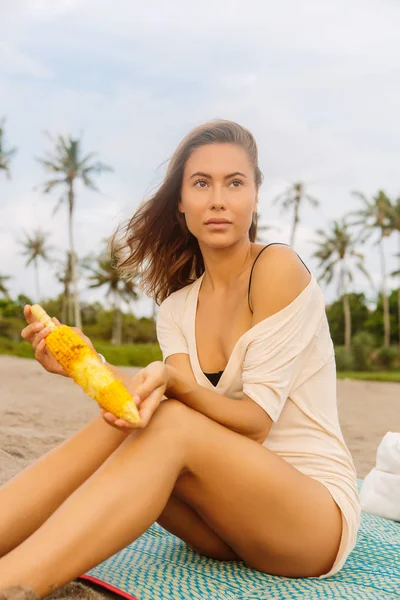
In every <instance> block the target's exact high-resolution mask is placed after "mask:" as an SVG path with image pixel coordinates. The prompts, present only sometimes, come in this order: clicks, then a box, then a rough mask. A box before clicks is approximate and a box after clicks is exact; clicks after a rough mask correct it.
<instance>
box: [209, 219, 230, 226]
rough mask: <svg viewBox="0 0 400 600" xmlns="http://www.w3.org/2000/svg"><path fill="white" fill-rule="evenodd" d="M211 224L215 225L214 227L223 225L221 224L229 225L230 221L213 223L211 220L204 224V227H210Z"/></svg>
mask: <svg viewBox="0 0 400 600" xmlns="http://www.w3.org/2000/svg"><path fill="white" fill-rule="evenodd" d="M212 224H215V225H223V224H225V225H229V224H230V221H218V220H215V221H214V220H212V221H207V222H206V225H212Z"/></svg>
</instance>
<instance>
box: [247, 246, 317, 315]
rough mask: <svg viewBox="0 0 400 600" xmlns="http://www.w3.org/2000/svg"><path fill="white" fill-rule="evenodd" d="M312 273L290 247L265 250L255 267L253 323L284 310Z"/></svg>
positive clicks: (252, 301)
mask: <svg viewBox="0 0 400 600" xmlns="http://www.w3.org/2000/svg"><path fill="white" fill-rule="evenodd" d="M310 280H311V275H310V273H309V272H308V270H307V268H306V267H305V266H304V264H303V263H302V261H301V260H300V258H299V257H298V255H297V254H296V252H295V251H294V250H293V249H292V248H290V247H289V246H281V245H273V246H270V247H269V248H267V249H266V250H264V252H263V253H262V254H261V256H260V257H259V258H258V260H257V262H256V264H255V265H254V269H253V276H252V281H251V290H250V305H251V307H252V309H253V322H254V324H256V323H258V322H259V321H262V320H263V319H266V318H267V317H269V316H271V315H273V314H275V313H276V312H278V311H280V310H282V309H283V308H285V306H287V305H288V304H290V303H291V302H293V300H295V298H297V296H298V295H299V294H300V293H301V292H302V291H303V290H304V289H305V288H306V287H307V285H308V284H309V283H310Z"/></svg>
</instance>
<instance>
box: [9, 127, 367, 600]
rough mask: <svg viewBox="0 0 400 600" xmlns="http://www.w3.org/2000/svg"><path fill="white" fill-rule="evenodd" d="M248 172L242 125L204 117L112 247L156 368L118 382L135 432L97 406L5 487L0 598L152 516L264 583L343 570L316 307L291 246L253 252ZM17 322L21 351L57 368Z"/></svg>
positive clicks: (342, 529) (350, 523) (345, 500)
mask: <svg viewBox="0 0 400 600" xmlns="http://www.w3.org/2000/svg"><path fill="white" fill-rule="evenodd" d="M261 179H262V176H261V172H260V170H259V167H258V158H257V147H256V144H255V141H254V138H253V136H252V135H251V133H250V132H249V131H247V130H246V129H244V128H243V127H240V126H239V125H237V124H235V123H232V122H229V121H217V122H212V123H208V124H205V125H203V126H201V127H198V128H196V129H195V130H194V131H192V132H191V133H189V134H188V136H187V137H186V138H185V139H184V140H183V141H182V142H181V144H180V145H179V147H178V149H177V151H176V153H175V154H174V156H173V158H172V160H171V162H170V165H169V168H168V171H167V174H166V177H165V180H164V182H163V183H162V185H161V186H160V188H159V190H158V191H157V192H156V193H155V195H154V197H153V198H151V199H150V200H149V201H147V202H146V203H145V204H143V206H141V207H140V208H139V210H138V211H137V212H136V214H135V215H134V216H133V218H132V219H131V221H130V222H129V223H128V225H127V228H126V232H125V235H124V242H123V244H122V246H121V240H119V239H118V235H117V234H118V232H117V234H116V235H115V236H114V237H113V240H112V247H113V249H114V250H115V251H116V252H117V251H118V252H117V254H118V255H119V257H120V258H119V268H120V271H121V272H122V273H126V274H128V275H129V274H132V273H134V272H137V270H138V269H140V268H142V269H143V265H144V264H146V268H145V269H143V272H142V281H143V287H144V289H146V288H147V291H148V293H149V294H150V295H152V296H153V297H154V298H155V299H156V301H157V302H161V306H160V309H159V313H158V319H157V335H158V340H159V343H160V346H161V349H162V352H163V359H164V362H163V363H161V362H155V363H151V365H149V366H148V367H146V368H145V369H143V370H142V371H140V372H139V374H138V375H137V376H136V377H134V378H128V377H127V376H126V375H124V380H125V381H126V383H127V385H128V386H129V387H130V390H131V392H132V394H133V395H135V396H137V397H138V398H139V399H138V400H137V401H138V403H139V404H140V407H139V408H140V413H141V416H142V423H141V426H140V427H138V428H136V429H135V427H134V426H130V425H129V424H128V423H125V422H124V421H121V420H119V419H116V418H115V417H114V416H113V415H111V414H109V413H103V415H101V416H100V417H99V418H98V419H96V420H95V421H94V422H92V423H90V424H89V425H87V426H86V427H85V428H84V429H83V430H82V431H80V432H78V433H77V434H76V435H75V436H73V437H72V438H71V439H69V440H67V441H66V442H64V444H62V445H61V446H60V447H58V448H56V449H55V450H53V451H52V452H50V453H49V454H48V455H46V456H45V457H43V458H41V459H40V460H38V461H37V462H36V463H34V464H33V465H32V466H31V467H29V468H28V469H27V470H26V471H25V472H24V473H22V474H20V475H18V476H17V477H15V478H14V480H12V481H11V482H9V483H8V484H6V485H5V486H4V488H3V489H2V491H1V493H0V514H1V515H2V519H1V521H2V522H1V525H0V554H1V555H2V558H1V559H0V589H1V588H5V587H7V586H11V585H17V584H18V585H25V586H29V587H31V588H33V590H34V591H35V592H36V593H37V594H39V595H40V596H44V595H46V594H48V593H49V592H51V591H52V590H53V589H55V588H57V587H59V586H61V585H63V584H65V583H66V582H68V581H71V580H72V579H74V578H76V577H77V576H79V575H81V574H82V573H84V572H85V571H87V570H89V569H90V568H92V567H93V566H95V565H96V564H99V563H100V562H102V561H103V560H105V559H106V558H107V557H109V556H111V555H112V554H114V553H115V552H117V551H118V550H120V549H121V548H123V547H125V546H126V545H128V544H129V543H130V542H132V541H133V540H135V539H136V538H137V537H138V536H140V535H141V534H142V533H143V532H145V531H146V530H147V528H148V527H149V526H150V525H151V524H152V523H154V522H155V521H157V522H158V523H160V524H161V525H162V526H163V527H165V528H166V529H167V530H169V531H170V532H172V533H174V534H175V535H177V536H179V537H180V538H181V539H182V540H184V541H185V542H186V543H187V544H188V545H189V546H191V547H192V548H193V549H195V550H196V551H197V552H199V553H201V554H204V555H206V556H209V557H213V558H216V559H218V560H221V561H229V560H243V561H245V562H246V563H247V564H248V565H249V566H251V567H253V568H255V569H258V570H261V571H264V572H266V573H271V574H274V575H282V576H285V577H328V576H330V575H332V574H333V573H336V572H337V571H338V570H339V569H340V568H341V567H342V566H343V564H344V562H345V560H346V557H347V556H348V554H349V553H350V551H351V550H352V549H353V547H354V545H355V542H356V536H357V529H358V526H359V517H360V511H359V499H358V494H357V489H356V473H355V469H354V465H353V462H352V459H351V455H350V453H349V451H348V449H347V447H346V445H345V443H344V440H343V436H342V433H341V430H340V425H339V421H338V415H337V404H336V373H335V361H334V352H333V344H332V340H331V337H330V333H329V327H328V323H327V319H326V314H325V304H324V298H323V295H322V292H321V290H320V288H319V286H318V284H317V282H316V280H315V279H314V277H313V275H312V274H311V273H310V272H309V270H308V269H307V267H306V266H305V265H304V263H303V262H302V261H301V260H300V259H299V257H298V256H297V254H296V253H295V252H294V251H293V250H292V249H291V248H289V247H288V246H286V245H284V244H272V245H269V246H266V247H265V248H263V247H262V246H260V245H259V244H256V243H255V242H254V240H255V237H256V229H257V225H256V215H257V204H258V190H259V187H260V184H261ZM126 251H128V252H126ZM256 259H257V261H256ZM251 275H252V278H251ZM25 316H26V318H27V320H28V323H29V324H28V326H27V327H26V328H25V329H24V330H23V332H22V337H23V338H24V339H26V340H28V341H30V342H31V343H32V345H33V346H34V348H35V356H36V359H37V360H38V361H39V362H40V363H41V364H42V365H43V366H44V367H45V368H46V369H47V370H48V371H52V372H57V373H61V374H63V373H62V371H61V368H60V367H59V365H58V364H57V363H56V362H55V361H54V360H53V359H52V358H51V355H49V353H47V352H46V347H45V337H46V335H47V333H48V332H47V331H46V330H45V329H43V327H42V326H41V325H40V324H39V323H37V322H34V319H33V317H32V315H31V314H30V311H29V306H28V307H26V308H25ZM82 335H83V334H82ZM89 342H90V340H89ZM111 368H113V370H114V372H116V373H118V371H117V370H116V369H115V368H114V367H111ZM33 490H34V491H33ZM21 514H23V515H24V519H21Z"/></svg>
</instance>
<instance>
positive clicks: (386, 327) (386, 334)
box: [379, 237, 390, 346]
mask: <svg viewBox="0 0 400 600" xmlns="http://www.w3.org/2000/svg"><path fill="white" fill-rule="evenodd" d="M379 250H380V255H381V268H382V301H383V329H384V342H383V343H384V346H390V312H389V298H388V294H387V286H386V264H385V252H384V248H383V238H382V237H381V239H380V240H379Z"/></svg>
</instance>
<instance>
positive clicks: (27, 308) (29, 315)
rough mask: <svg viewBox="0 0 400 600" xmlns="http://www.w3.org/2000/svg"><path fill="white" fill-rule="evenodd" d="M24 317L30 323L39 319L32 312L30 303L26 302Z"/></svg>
mask: <svg viewBox="0 0 400 600" xmlns="http://www.w3.org/2000/svg"><path fill="white" fill-rule="evenodd" d="M24 317H25V319H26V321H27V322H28V323H35V321H37V319H36V317H34V316H33V314H32V311H31V305H30V304H25V306H24Z"/></svg>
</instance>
